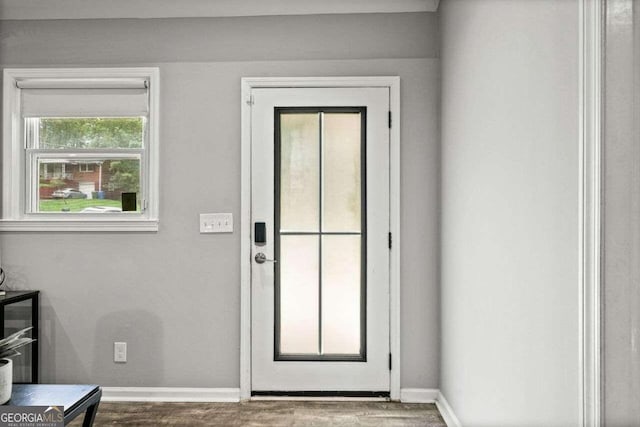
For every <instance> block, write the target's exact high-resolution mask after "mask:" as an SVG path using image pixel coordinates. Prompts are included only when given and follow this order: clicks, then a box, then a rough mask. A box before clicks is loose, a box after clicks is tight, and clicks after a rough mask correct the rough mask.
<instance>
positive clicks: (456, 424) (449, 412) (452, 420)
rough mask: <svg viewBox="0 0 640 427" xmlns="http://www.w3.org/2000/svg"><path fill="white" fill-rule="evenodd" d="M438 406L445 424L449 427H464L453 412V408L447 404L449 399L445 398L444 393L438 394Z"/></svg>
mask: <svg viewBox="0 0 640 427" xmlns="http://www.w3.org/2000/svg"><path fill="white" fill-rule="evenodd" d="M436 406H437V407H438V411H440V415H442V418H443V419H444V422H445V424H447V426H448V427H462V423H461V422H460V420H458V417H456V414H454V412H453V408H452V407H451V405H449V402H447V399H445V398H444V395H443V394H442V393H440V392H439V393H438V398H437V399H436Z"/></svg>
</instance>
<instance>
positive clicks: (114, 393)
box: [102, 387, 240, 402]
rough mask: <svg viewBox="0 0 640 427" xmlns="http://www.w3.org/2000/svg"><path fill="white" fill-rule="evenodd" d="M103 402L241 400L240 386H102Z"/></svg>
mask: <svg viewBox="0 0 640 427" xmlns="http://www.w3.org/2000/svg"><path fill="white" fill-rule="evenodd" d="M102 401H103V402H239V401H240V389H239V388H187V387H102Z"/></svg>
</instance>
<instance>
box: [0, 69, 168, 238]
mask: <svg viewBox="0 0 640 427" xmlns="http://www.w3.org/2000/svg"><path fill="white" fill-rule="evenodd" d="M132 78H135V79H140V78H144V79H147V80H148V81H149V89H148V91H149V119H148V127H147V129H148V132H149V136H148V147H147V150H148V155H147V161H148V164H147V165H146V167H147V169H146V170H147V173H146V176H143V177H142V179H143V180H146V181H147V188H146V190H147V194H145V198H146V200H147V202H146V203H147V206H146V211H145V212H144V213H143V214H141V215H140V216H137V217H135V218H131V216H130V215H122V216H121V215H109V216H106V215H107V214H104V213H100V214H95V215H94V214H82V218H81V219H80V218H78V216H76V215H71V216H66V215H65V216H64V217H62V216H60V215H56V216H55V217H51V216H46V215H42V214H37V215H33V214H27V213H26V197H27V191H26V190H27V189H26V169H27V167H26V159H25V150H24V139H23V135H22V124H21V123H22V118H21V113H20V107H21V105H20V103H21V97H20V93H21V92H20V88H18V85H17V84H18V81H20V80H25V79H95V82H98V83H99V82H100V81H104V80H107V79H132ZM159 87H160V71H159V69H158V68H157V67H136V68H6V69H5V70H4V80H3V91H4V94H3V130H2V132H3V133H2V135H3V141H4V142H3V144H2V211H1V214H2V217H1V218H2V219H0V231H151V232H153V231H158V224H159V220H158V213H159V193H160V191H159V178H160V175H159V163H160V161H159V116H160V115H159V111H160V109H159V95H160V88H159Z"/></svg>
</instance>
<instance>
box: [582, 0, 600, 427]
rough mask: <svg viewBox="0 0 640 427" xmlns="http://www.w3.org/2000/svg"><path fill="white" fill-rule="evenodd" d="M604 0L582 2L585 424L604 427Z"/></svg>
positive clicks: (583, 391) (583, 389)
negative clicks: (602, 327) (602, 297)
mask: <svg viewBox="0 0 640 427" xmlns="http://www.w3.org/2000/svg"><path fill="white" fill-rule="evenodd" d="M603 29H604V0H580V1H579V53H578V60H579V135H580V140H579V153H580V157H579V173H580V176H579V183H580V184H579V185H580V194H579V197H580V198H579V203H580V204H579V207H578V208H579V224H580V229H579V255H580V259H579V263H580V268H579V284H578V289H579V290H578V292H579V303H578V309H579V316H580V318H579V328H580V336H579V339H580V348H579V354H578V361H579V366H580V395H579V396H578V398H579V402H580V425H581V426H583V427H598V426H600V425H601V354H600V315H601V305H600V304H601V302H600V291H601V214H600V206H601V199H602V197H601V180H602V178H601V177H602V175H601V171H602V169H601V155H602V154H601V153H602V128H603V127H602V123H603V114H602V110H603V109H602V101H603V96H602V95H603V83H602V76H603V46H604V44H603V41H604V33H603Z"/></svg>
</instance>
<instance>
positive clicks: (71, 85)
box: [17, 79, 149, 118]
mask: <svg viewBox="0 0 640 427" xmlns="http://www.w3.org/2000/svg"><path fill="white" fill-rule="evenodd" d="M17 86H18V88H20V90H21V109H22V116H23V117H25V118H27V117H139V116H146V115H148V114H149V89H148V84H147V81H146V80H131V79H122V80H120V81H118V80H105V81H90V80H59V81H56V80H38V79H34V80H23V81H20V82H18V85H17Z"/></svg>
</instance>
